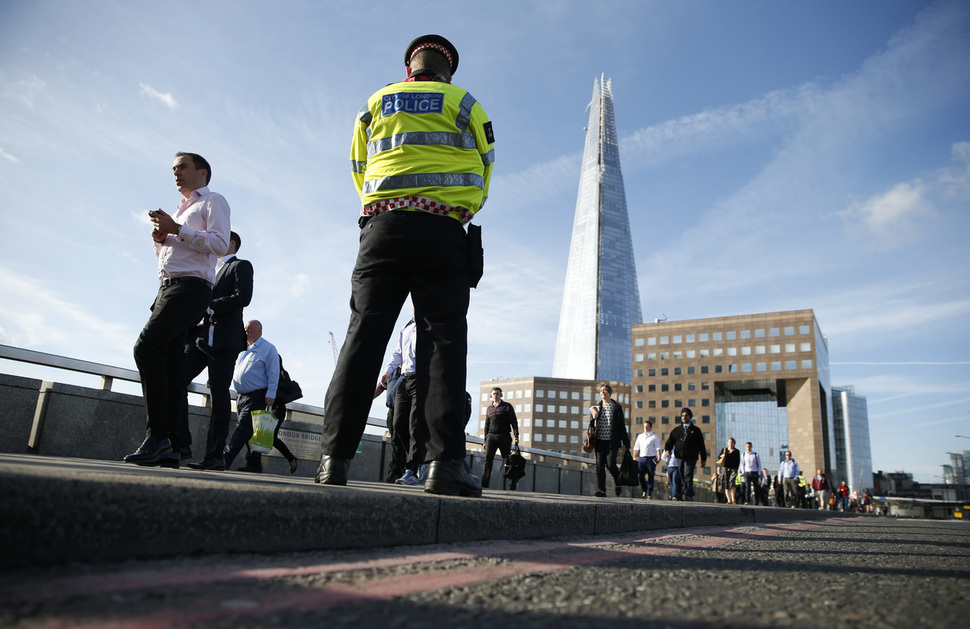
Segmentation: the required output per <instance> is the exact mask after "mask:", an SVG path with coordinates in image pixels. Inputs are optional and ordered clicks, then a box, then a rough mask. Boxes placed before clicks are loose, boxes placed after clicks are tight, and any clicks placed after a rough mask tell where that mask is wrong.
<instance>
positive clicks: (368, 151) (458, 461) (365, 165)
mask: <svg viewBox="0 0 970 629" xmlns="http://www.w3.org/2000/svg"><path fill="white" fill-rule="evenodd" d="M404 64H405V67H406V69H407V79H405V80H404V81H402V82H400V83H392V84H390V85H388V86H386V87H384V88H382V89H380V90H378V91H377V92H375V93H374V94H373V95H372V96H371V97H370V98H369V99H368V101H367V104H366V105H365V106H364V107H363V108H362V109H361V111H360V113H359V114H358V115H357V121H356V124H355V125H354V139H353V143H352V146H351V152H350V164H351V170H352V172H353V178H354V184H355V185H356V187H357V192H358V193H359V194H360V198H361V212H360V213H361V218H360V220H359V223H360V225H361V235H360V249H359V251H358V255H357V263H356V267H355V269H354V272H353V276H352V279H351V285H352V295H351V301H350V307H351V316H350V325H349V327H348V330H347V337H346V340H345V341H344V346H343V349H342V350H341V352H340V357H339V359H338V361H337V366H336V369H335V370H334V374H333V378H332V380H331V381H330V388H329V389H328V391H327V396H326V401H325V408H326V417H325V419H324V425H323V438H322V446H323V447H322V452H323V455H322V457H321V460H320V466H319V469H318V470H317V476H316V481H317V482H318V483H323V484H329V485H345V484H346V483H347V474H348V470H349V468H350V460H351V459H352V458H353V456H354V453H355V452H356V450H357V444H358V443H359V441H360V438H361V435H362V434H363V431H364V427H365V425H366V422H367V413H368V411H369V410H370V405H371V399H372V397H373V391H372V389H371V386H372V383H373V382H374V380H375V379H376V378H377V375H378V374H379V372H380V369H381V361H382V358H383V355H384V348H385V347H386V346H387V342H388V339H389V338H390V336H391V334H392V333H393V331H394V325H395V323H396V320H397V317H398V314H399V313H400V311H401V306H402V305H403V303H404V300H405V299H406V297H407V296H408V294H409V293H410V295H411V301H412V304H413V305H414V318H415V324H416V327H417V343H416V347H415V363H416V364H415V372H416V377H417V386H416V398H417V399H416V403H417V415H418V416H419V417H423V418H424V421H425V423H426V427H427V435H428V437H427V438H428V441H427V444H426V448H425V458H426V460H427V461H431V464H430V466H429V469H428V479H427V481H426V482H425V491H427V492H429V493H435V494H446V495H462V496H480V495H481V493H482V488H481V481H480V480H479V479H478V478H477V477H475V476H472V475H471V474H470V473H469V472H468V471H467V470H466V469H465V466H464V465H463V461H464V458H465V421H464V417H463V409H464V406H465V373H466V366H465V360H466V354H467V347H468V328H467V322H466V314H467V312H468V294H469V276H468V271H469V264H468V259H467V252H468V246H467V243H466V238H465V231H464V229H463V225H464V224H466V223H467V222H468V221H470V220H471V218H472V217H473V216H474V215H475V213H476V212H478V210H480V209H481V207H482V205H483V203H484V202H485V199H486V198H487V196H488V184H489V179H490V176H491V172H492V161H493V154H494V153H493V147H492V145H493V142H494V138H493V136H492V124H491V122H489V120H488V116H487V115H486V114H485V111H484V110H483V109H482V107H481V105H479V104H478V101H476V100H475V98H474V97H473V96H472V95H471V94H469V93H468V92H467V91H466V90H464V89H462V88H460V87H458V86H456V85H452V83H451V77H452V75H453V74H454V73H455V70H456V69H457V68H458V51H457V50H456V49H455V47H454V46H453V45H452V44H451V42H449V41H448V40H447V39H445V38H444V37H441V36H439V35H425V36H423V37H419V38H417V39H415V40H414V41H413V42H411V44H410V45H409V46H408V47H407V49H406V51H405V53H404Z"/></svg>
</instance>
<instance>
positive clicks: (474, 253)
mask: <svg viewBox="0 0 970 629" xmlns="http://www.w3.org/2000/svg"><path fill="white" fill-rule="evenodd" d="M465 239H466V240H467V242H468V285H469V286H471V287H472V288H477V287H478V281H479V280H480V279H482V275H484V274H485V249H483V248H482V227H481V225H472V224H471V223H469V224H468V234H467V235H466V236H465Z"/></svg>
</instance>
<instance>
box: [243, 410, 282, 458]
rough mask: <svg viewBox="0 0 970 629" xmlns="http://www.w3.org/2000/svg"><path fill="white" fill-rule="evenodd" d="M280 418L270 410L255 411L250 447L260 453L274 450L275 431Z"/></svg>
mask: <svg viewBox="0 0 970 629" xmlns="http://www.w3.org/2000/svg"><path fill="white" fill-rule="evenodd" d="M277 424H279V420H278V419H276V416H275V415H273V413H272V412H271V411H269V410H265V411H253V436H252V437H250V439H249V449H250V450H252V451H253V452H259V453H260V454H269V453H270V452H271V451H272V450H273V433H275V432H276V425H277Z"/></svg>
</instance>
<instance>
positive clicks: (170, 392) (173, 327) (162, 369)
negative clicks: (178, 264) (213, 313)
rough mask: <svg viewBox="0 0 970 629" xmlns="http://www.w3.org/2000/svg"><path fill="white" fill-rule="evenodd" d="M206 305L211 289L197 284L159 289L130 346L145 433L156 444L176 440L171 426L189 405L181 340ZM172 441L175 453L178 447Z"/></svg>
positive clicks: (192, 281) (192, 280)
mask: <svg viewBox="0 0 970 629" xmlns="http://www.w3.org/2000/svg"><path fill="white" fill-rule="evenodd" d="M210 301H212V288H211V287H210V286H209V284H208V283H206V282H204V281H202V280H197V279H195V278H187V279H185V280H183V281H181V282H178V283H176V284H171V285H169V286H162V287H161V288H159V290H158V295H157V296H156V297H155V303H154V304H153V305H152V314H151V316H150V317H149V318H148V323H146V324H145V327H144V328H143V329H142V331H141V334H139V335H138V340H137V341H135V348H134V355H135V365H137V367H138V374H139V376H140V378H141V390H142V395H143V397H144V399H145V408H146V410H147V412H148V433H149V434H150V435H151V436H152V437H155V438H156V439H170V438H174V437H175V434H174V433H175V428H176V424H177V421H176V420H177V418H178V416H179V413H180V412H181V409H182V406H183V405H185V404H188V402H187V399H188V398H187V395H188V394H187V392H186V390H185V376H184V357H183V354H184V351H185V339H186V336H187V335H188V331H189V329H190V328H191V327H192V326H193V325H195V324H196V323H198V322H199V320H200V319H202V315H203V314H205V309H206V308H207V307H208V306H209V302H210ZM175 441H176V443H175V445H176V447H178V446H181V445H183V444H179V443H177V441H178V440H177V439H176V440H175ZM184 445H188V444H184Z"/></svg>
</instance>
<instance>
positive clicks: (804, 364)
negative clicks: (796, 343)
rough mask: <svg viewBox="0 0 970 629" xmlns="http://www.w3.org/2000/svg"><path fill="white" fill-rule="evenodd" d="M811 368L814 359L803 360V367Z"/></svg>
mask: <svg viewBox="0 0 970 629" xmlns="http://www.w3.org/2000/svg"><path fill="white" fill-rule="evenodd" d="M811 368H812V361H810V360H803V361H802V369H811Z"/></svg>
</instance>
